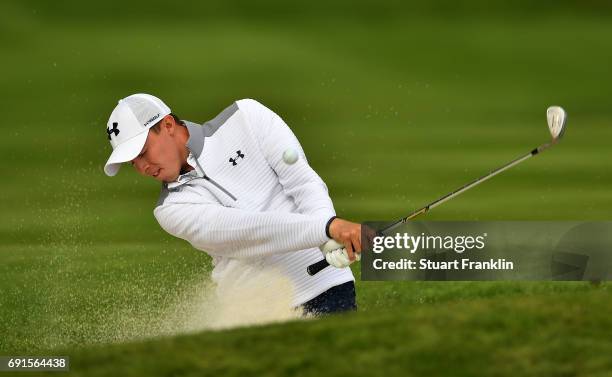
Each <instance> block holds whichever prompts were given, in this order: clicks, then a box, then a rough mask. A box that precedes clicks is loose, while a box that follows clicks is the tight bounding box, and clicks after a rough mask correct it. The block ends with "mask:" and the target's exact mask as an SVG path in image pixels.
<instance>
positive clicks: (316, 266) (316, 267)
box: [306, 140, 556, 276]
mask: <svg viewBox="0 0 612 377" xmlns="http://www.w3.org/2000/svg"><path fill="white" fill-rule="evenodd" d="M555 141H556V140H553V141H552V142H550V143H546V144H543V145H540V146H539V147H537V148H535V149H533V150H532V151H531V152H529V153H527V154H526V155H523V156H521V157H519V158H517V159H514V160H512V161H510V162H509V163H507V164H505V165H503V166H500V167H499V168H497V169H494V170H492V171H490V172H489V173H488V174H485V175H483V176H482V177H480V178H478V179H476V180H474V181H472V182H469V183H467V184H465V185H463V186H461V187H459V188H458V189H456V190H454V191H452V192H450V193H448V194H446V195H444V196H442V197H441V198H439V199H436V200H434V201H433V202H431V203H429V204H427V205H426V206H424V207H423V208H420V209H418V210H416V211H414V212H413V213H411V214H410V215H408V216H406V217H404V218H402V219H400V220H398V221H396V222H394V223H393V224H391V225H389V226H387V227H385V228H383V229H381V230H380V233H386V232H388V231H390V230H393V229H395V228H397V227H398V226H400V225H402V224H405V223H406V222H407V221H408V220H410V219H413V218H415V217H417V216H419V215H422V214H424V213H427V212H429V210H430V209H432V208H435V207H437V206H439V205H440V204H442V203H444V202H446V201H448V200H450V199H452V198H454V197H456V196H458V195H459V194H461V193H463V192H466V191H467V190H469V189H471V188H472V187H474V186H477V185H479V184H480V183H482V182H484V181H486V180H488V179H489V178H492V177H494V176H496V175H497V174H499V173H501V172H503V171H505V170H508V169H510V168H511V167H513V166H516V165H518V164H520V163H521V162H523V161H525V160H527V159H529V158H530V157H532V156H535V155H536V154H538V153H541V152H543V151H544V150H546V149H547V148H548V147H550V146H551V145H553V144H555ZM327 266H329V263H327V260H325V259H323V260H320V261H318V262H316V263H313V264H311V265H310V266H308V267H307V269H306V270H307V272H308V274H309V275H311V276H312V275H314V274H316V273H318V272H319V271H321V270H322V269H324V268H325V267H327Z"/></svg>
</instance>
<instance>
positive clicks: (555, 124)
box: [546, 106, 567, 141]
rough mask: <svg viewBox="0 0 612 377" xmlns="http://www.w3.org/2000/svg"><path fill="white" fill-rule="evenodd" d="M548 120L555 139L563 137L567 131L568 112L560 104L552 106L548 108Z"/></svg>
mask: <svg viewBox="0 0 612 377" xmlns="http://www.w3.org/2000/svg"><path fill="white" fill-rule="evenodd" d="M546 120H547V121H548V129H549V130H550V134H551V135H552V138H553V141H557V140H559V139H561V137H562V136H563V132H565V121H566V120H567V114H566V112H565V110H563V108H561V107H560V106H551V107H549V108H548V109H547V110H546Z"/></svg>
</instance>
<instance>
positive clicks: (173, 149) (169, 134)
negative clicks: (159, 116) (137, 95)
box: [131, 117, 182, 182]
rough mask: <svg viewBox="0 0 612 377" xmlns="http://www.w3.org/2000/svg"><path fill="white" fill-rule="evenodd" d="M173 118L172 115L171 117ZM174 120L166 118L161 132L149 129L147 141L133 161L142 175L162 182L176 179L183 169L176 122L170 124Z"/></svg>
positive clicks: (133, 164)
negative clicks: (168, 123) (177, 140)
mask: <svg viewBox="0 0 612 377" xmlns="http://www.w3.org/2000/svg"><path fill="white" fill-rule="evenodd" d="M170 118H171V117H170ZM166 122H171V123H174V122H173V120H171V119H167V117H166V118H164V119H163V120H162V124H161V128H160V130H159V133H156V132H155V131H154V130H149V134H148V136H147V141H146V142H145V145H144V147H143V148H142V151H141V152H140V154H139V155H138V156H137V157H136V158H135V159H133V160H132V161H131V163H132V166H134V168H135V169H136V170H137V171H138V172H139V173H140V174H142V175H145V176H150V177H153V178H155V179H156V180H158V181H160V182H172V181H174V180H176V178H177V177H178V176H179V174H180V171H181V165H182V163H181V155H180V150H179V146H178V144H177V142H176V138H175V136H176V128H177V127H179V126H177V125H176V124H172V125H170V126H168V125H167V124H166Z"/></svg>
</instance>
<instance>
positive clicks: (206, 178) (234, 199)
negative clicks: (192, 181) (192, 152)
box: [195, 158, 238, 201]
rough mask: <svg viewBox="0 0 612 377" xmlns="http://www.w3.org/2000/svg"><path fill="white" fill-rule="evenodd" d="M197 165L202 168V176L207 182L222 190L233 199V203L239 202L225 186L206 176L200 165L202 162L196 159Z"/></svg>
mask: <svg viewBox="0 0 612 377" xmlns="http://www.w3.org/2000/svg"><path fill="white" fill-rule="evenodd" d="M195 162H196V165H198V168H200V171H201V172H202V176H203V178H204V179H205V180H207V181H208V182H210V183H212V184H213V185H214V186H215V187H216V188H218V189H219V190H221V191H222V192H224V193H225V195H227V196H229V197H230V198H232V200H233V201H237V200H238V199H236V197H235V196H234V195H232V193H231V192H229V191H227V190H226V189H225V188H224V187H223V186H221V185H220V184H218V183H217V182H215V181H214V180H213V179H212V178H210V177H209V176H208V175H206V172H205V171H204V169H202V166H201V165H200V162H199V161H198V159H197V158H196V159H195Z"/></svg>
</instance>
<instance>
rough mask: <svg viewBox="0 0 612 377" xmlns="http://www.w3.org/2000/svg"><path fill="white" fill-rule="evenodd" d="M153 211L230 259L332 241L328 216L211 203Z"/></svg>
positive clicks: (171, 229)
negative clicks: (327, 230)
mask: <svg viewBox="0 0 612 377" xmlns="http://www.w3.org/2000/svg"><path fill="white" fill-rule="evenodd" d="M154 214H155V218H156V219H157V221H158V222H159V224H160V225H161V227H162V228H163V229H164V230H165V231H166V232H168V233H170V234H172V235H173V236H176V237H179V238H182V239H184V240H186V241H188V242H189V243H191V244H192V245H193V246H194V247H196V248H197V249H200V250H205V251H206V252H207V253H209V254H211V255H215V256H223V257H228V258H243V259H244V258H256V257H263V256H268V255H272V254H277V253H285V252H290V251H297V250H303V249H308V248H311V247H316V246H319V245H321V244H323V243H324V242H326V241H327V240H329V238H328V237H327V235H326V234H325V225H326V223H327V221H328V218H326V217H321V216H318V217H315V216H307V215H302V214H295V213H280V212H252V211H245V210H242V209H236V208H229V207H223V206H221V205H218V204H212V203H169V204H162V205H160V206H158V207H157V208H155V210H154ZM279 235H284V236H279Z"/></svg>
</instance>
